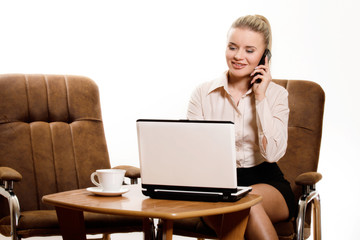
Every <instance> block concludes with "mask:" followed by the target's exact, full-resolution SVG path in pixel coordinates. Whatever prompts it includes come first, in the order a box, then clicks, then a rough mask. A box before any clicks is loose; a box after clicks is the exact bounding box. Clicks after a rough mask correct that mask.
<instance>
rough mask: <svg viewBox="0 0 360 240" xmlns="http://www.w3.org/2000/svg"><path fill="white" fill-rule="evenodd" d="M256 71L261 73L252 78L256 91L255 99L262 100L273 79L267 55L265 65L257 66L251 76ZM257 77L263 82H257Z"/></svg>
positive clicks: (253, 87)
mask: <svg viewBox="0 0 360 240" xmlns="http://www.w3.org/2000/svg"><path fill="white" fill-rule="evenodd" d="M255 73H260V74H258V75H257V76H255V77H253V79H252V80H251V84H253V86H252V89H253V91H254V93H255V99H256V100H258V101H261V100H263V99H264V98H265V92H266V89H267V87H268V86H269V83H270V82H271V80H272V78H271V73H270V67H269V60H268V57H267V56H266V58H265V65H259V66H257V67H256V68H255V70H254V71H253V72H252V73H251V75H250V76H251V77H252V76H254V74H255ZM256 79H261V83H255V80H256Z"/></svg>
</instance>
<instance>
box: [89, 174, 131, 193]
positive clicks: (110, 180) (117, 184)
mask: <svg viewBox="0 0 360 240" xmlns="http://www.w3.org/2000/svg"><path fill="white" fill-rule="evenodd" d="M125 172H126V170H122V169H98V170H96V172H93V173H92V174H91V177H90V178H91V182H92V183H93V184H94V185H96V186H98V187H100V188H102V190H103V191H104V192H115V191H120V189H121V186H122V184H123V181H124V176H125ZM95 176H97V178H98V180H99V182H97V181H96V180H95Z"/></svg>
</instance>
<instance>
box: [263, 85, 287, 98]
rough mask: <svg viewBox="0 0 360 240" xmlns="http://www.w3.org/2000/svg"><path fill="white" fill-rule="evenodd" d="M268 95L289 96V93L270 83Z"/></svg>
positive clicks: (281, 87)
mask: <svg viewBox="0 0 360 240" xmlns="http://www.w3.org/2000/svg"><path fill="white" fill-rule="evenodd" d="M266 91H267V94H268V95H270V96H271V95H275V96H279V95H281V96H288V91H287V90H286V89H285V88H284V87H283V86H280V85H279V84H277V83H274V82H270V84H269V86H268V88H267V90H266Z"/></svg>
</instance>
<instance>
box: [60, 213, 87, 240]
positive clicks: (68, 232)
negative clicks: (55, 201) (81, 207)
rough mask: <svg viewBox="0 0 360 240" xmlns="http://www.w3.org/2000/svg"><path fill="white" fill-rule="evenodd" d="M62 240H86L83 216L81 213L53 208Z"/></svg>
mask: <svg viewBox="0 0 360 240" xmlns="http://www.w3.org/2000/svg"><path fill="white" fill-rule="evenodd" d="M55 209H56V215H57V217H58V222H59V225H60V232H61V235H62V237H63V239H64V240H86V232H85V223H84V214H83V212H82V211H76V210H71V209H67V208H62V207H55Z"/></svg>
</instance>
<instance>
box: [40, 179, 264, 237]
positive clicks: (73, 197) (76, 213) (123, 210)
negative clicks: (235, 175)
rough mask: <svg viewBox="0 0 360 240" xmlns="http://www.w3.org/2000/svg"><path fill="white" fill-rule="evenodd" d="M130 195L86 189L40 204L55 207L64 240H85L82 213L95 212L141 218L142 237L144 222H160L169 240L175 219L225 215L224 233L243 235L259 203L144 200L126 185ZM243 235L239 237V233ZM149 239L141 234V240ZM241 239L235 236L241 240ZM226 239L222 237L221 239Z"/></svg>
mask: <svg viewBox="0 0 360 240" xmlns="http://www.w3.org/2000/svg"><path fill="white" fill-rule="evenodd" d="M125 187H126V188H129V189H130V191H129V192H127V193H125V194H123V195H122V196H116V197H107V196H97V195H94V194H92V193H90V192H88V191H87V190H86V189H79V190H73V191H66V192H60V193H55V194H50V195H46V196H44V197H43V198H42V201H43V202H44V203H46V204H50V205H53V206H55V209H56V212H57V216H58V220H59V224H60V229H61V234H62V236H63V239H64V240H70V239H71V240H72V239H77V240H78V239H83V240H85V239H86V235H85V225H84V216H83V212H84V211H87V212H95V213H104V214H115V215H125V216H138V217H143V218H144V233H146V232H148V231H147V230H148V228H149V227H150V225H149V222H148V221H147V220H146V219H148V218H158V219H161V220H162V221H163V223H164V224H163V228H164V231H163V235H164V236H163V237H164V239H166V240H169V239H172V235H173V221H174V220H176V219H183V218H191V217H203V216H210V215H218V214H225V219H224V221H225V222H226V223H225V224H224V226H226V228H227V230H226V231H228V230H231V229H232V228H241V229H243V232H244V231H245V228H246V225H247V219H248V213H249V210H250V207H251V206H253V205H255V204H257V203H259V202H260V201H261V197H260V196H257V195H253V194H248V195H247V196H245V197H244V198H242V199H240V200H239V201H237V202H196V201H177V200H161V199H151V198H148V197H146V196H144V195H143V194H142V192H141V186H140V185H127V186H125ZM235 212H239V213H241V216H242V218H243V219H241V221H234V219H232V214H233V213H235ZM242 234H243V233H242ZM148 238H150V237H149V236H148V235H147V234H144V239H148ZM242 238H243V236H239V239H242ZM223 239H226V236H225V237H224V238H223Z"/></svg>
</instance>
